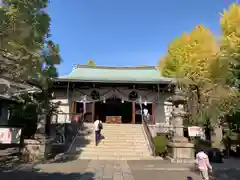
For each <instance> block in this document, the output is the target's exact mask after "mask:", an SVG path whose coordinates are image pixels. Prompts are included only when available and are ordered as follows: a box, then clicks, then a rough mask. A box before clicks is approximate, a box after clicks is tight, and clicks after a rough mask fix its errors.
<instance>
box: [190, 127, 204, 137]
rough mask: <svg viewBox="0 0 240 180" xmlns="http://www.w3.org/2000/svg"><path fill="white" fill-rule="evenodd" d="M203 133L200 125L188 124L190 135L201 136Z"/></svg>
mask: <svg viewBox="0 0 240 180" xmlns="http://www.w3.org/2000/svg"><path fill="white" fill-rule="evenodd" d="M202 133H203V131H202V127H199V126H190V127H188V135H189V136H190V137H196V136H201V135H202Z"/></svg>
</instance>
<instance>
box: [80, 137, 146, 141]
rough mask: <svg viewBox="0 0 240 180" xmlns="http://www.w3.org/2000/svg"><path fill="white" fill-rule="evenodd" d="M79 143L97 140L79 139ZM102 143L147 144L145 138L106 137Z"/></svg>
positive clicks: (91, 138) (93, 138)
mask: <svg viewBox="0 0 240 180" xmlns="http://www.w3.org/2000/svg"><path fill="white" fill-rule="evenodd" d="M76 139H77V140H78V141H81V140H82V141H87V140H89V141H93V140H95V137H77V138H76ZM101 141H102V142H112V143H118V142H138V143H144V142H146V139H145V138H144V137H142V138H140V137H139V138H132V137H131V138H129V137H128V138H126V137H110V136H108V137H106V136H104V139H102V140H101Z"/></svg>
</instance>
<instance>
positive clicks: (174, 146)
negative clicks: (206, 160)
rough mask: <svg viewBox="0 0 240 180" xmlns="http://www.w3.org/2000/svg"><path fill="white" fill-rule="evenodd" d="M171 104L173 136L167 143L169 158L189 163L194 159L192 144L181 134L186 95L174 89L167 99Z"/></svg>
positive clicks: (173, 160)
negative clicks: (173, 92)
mask: <svg viewBox="0 0 240 180" xmlns="http://www.w3.org/2000/svg"><path fill="white" fill-rule="evenodd" d="M168 101H171V102H172V104H173V111H172V125H173V128H174V131H175V132H174V136H173V138H172V140H171V142H169V143H168V151H169V158H170V159H171V161H172V162H177V163H190V162H193V161H194V145H193V144H192V143H189V142H188V139H187V138H185V137H184V134H183V128H184V126H183V120H184V117H185V115H186V112H185V111H184V104H186V101H187V99H186V97H185V96H184V94H183V93H182V92H181V91H180V90H179V89H176V91H175V94H174V95H173V96H172V97H170V98H169V99H168Z"/></svg>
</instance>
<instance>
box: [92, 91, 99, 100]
mask: <svg viewBox="0 0 240 180" xmlns="http://www.w3.org/2000/svg"><path fill="white" fill-rule="evenodd" d="M91 97H92V99H93V100H99V99H100V94H99V92H98V91H96V90H93V91H92V92H91Z"/></svg>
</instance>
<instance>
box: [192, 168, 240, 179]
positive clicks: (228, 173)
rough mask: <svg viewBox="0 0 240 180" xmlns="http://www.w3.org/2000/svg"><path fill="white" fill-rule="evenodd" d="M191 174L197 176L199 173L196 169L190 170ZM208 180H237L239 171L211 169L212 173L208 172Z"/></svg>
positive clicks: (239, 177)
mask: <svg viewBox="0 0 240 180" xmlns="http://www.w3.org/2000/svg"><path fill="white" fill-rule="evenodd" d="M191 171H192V172H194V173H195V174H197V175H199V174H200V172H199V171H198V170H197V169H192V170H191ZM209 178H210V180H238V179H240V170H237V169H226V170H224V169H213V172H209Z"/></svg>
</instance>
